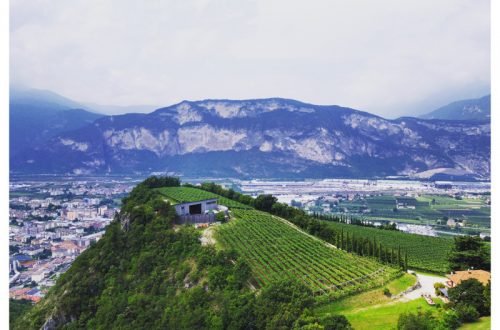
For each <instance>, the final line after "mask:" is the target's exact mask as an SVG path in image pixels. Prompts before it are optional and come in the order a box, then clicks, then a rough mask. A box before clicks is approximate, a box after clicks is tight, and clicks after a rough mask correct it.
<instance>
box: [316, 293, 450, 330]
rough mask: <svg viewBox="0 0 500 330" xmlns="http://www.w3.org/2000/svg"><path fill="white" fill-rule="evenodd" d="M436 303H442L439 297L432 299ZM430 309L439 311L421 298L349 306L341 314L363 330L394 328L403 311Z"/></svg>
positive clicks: (359, 329) (318, 312) (355, 327)
mask: <svg viewBox="0 0 500 330" xmlns="http://www.w3.org/2000/svg"><path fill="white" fill-rule="evenodd" d="M434 301H435V302H436V304H437V305H442V304H443V303H442V301H441V300H440V299H436V300H434ZM419 310H420V311H423V312H424V311H427V310H430V311H432V312H435V313H436V314H438V313H439V311H440V310H439V309H438V307H437V306H430V305H428V304H427V302H426V301H425V300H424V299H423V298H419V299H416V300H412V301H409V302H391V303H387V304H383V305H370V306H367V307H358V308H351V309H348V310H343V311H342V314H343V315H344V316H345V317H346V318H347V319H348V320H349V322H350V323H351V324H352V326H353V327H354V329H356V330H363V329H370V330H378V329H380V330H385V329H394V328H395V327H396V325H397V323H398V317H399V315H400V314H402V313H405V312H417V311H419ZM328 313H329V312H324V311H323V312H322V311H321V310H319V311H317V314H328Z"/></svg>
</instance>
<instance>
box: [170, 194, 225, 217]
mask: <svg viewBox="0 0 500 330" xmlns="http://www.w3.org/2000/svg"><path fill="white" fill-rule="evenodd" d="M174 207H175V212H176V213H177V215H179V216H184V215H196V214H206V213H207V212H208V211H210V210H216V209H217V198H212V199H205V200H201V201H196V202H185V203H179V204H176V205H174Z"/></svg>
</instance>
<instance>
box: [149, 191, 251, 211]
mask: <svg viewBox="0 0 500 330" xmlns="http://www.w3.org/2000/svg"><path fill="white" fill-rule="evenodd" d="M157 190H158V191H159V192H160V193H161V194H162V195H164V196H165V197H167V198H168V199H170V200H171V201H172V202H174V203H183V202H196V201H200V200H204V199H211V198H217V199H218V203H219V204H221V205H224V206H227V207H230V208H239V209H250V208H251V207H250V206H247V205H245V204H242V203H240V202H237V201H233V200H232V199H229V198H225V197H222V196H219V195H216V194H214V193H211V192H209V191H205V190H201V189H196V188H192V187H164V188H158V189H157Z"/></svg>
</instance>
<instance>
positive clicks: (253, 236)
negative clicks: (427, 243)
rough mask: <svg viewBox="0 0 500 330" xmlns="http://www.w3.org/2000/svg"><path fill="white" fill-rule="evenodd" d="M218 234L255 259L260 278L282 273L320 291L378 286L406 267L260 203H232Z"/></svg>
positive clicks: (256, 274) (264, 279) (260, 280)
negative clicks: (312, 231)
mask: <svg viewBox="0 0 500 330" xmlns="http://www.w3.org/2000/svg"><path fill="white" fill-rule="evenodd" d="M232 216H233V219H232V220H231V221H230V222H229V223H227V224H224V225H222V226H220V227H219V228H218V229H217V232H216V238H217V240H218V241H219V242H220V243H221V244H222V245H223V246H224V247H226V248H233V249H235V250H236V251H238V252H239V254H240V255H241V256H242V257H243V258H244V259H245V260H246V261H247V262H248V263H249V265H250V267H251V269H252V271H253V273H254V277H255V279H256V282H257V283H256V284H258V285H259V286H263V285H266V284H268V283H270V282H272V281H276V280H279V279H282V278H287V277H288V278H293V279H299V280H301V281H303V282H304V283H305V284H306V285H308V286H309V287H310V288H311V289H312V290H313V291H314V292H315V294H329V295H331V296H333V297H339V296H342V295H345V294H348V293H350V292H353V291H361V290H365V289H368V288H371V287H374V286H378V285H381V284H383V283H384V282H386V281H387V280H389V279H391V278H394V277H396V276H398V275H399V274H400V273H401V272H400V271H399V270H396V269H394V268H391V267H388V266H386V265H383V264H380V263H378V262H376V261H374V260H371V259H368V258H363V257H359V256H356V255H353V254H350V253H347V252H344V251H341V250H337V249H336V248H334V247H331V246H327V245H326V243H325V242H323V241H321V240H319V239H317V238H314V237H312V236H309V235H307V234H305V233H303V232H302V231H300V230H299V229H298V228H296V227H294V226H293V225H291V224H289V223H288V222H286V221H285V220H283V219H281V218H278V217H275V216H272V215H270V214H268V213H265V212H260V211H257V210H254V209H247V210H243V209H232Z"/></svg>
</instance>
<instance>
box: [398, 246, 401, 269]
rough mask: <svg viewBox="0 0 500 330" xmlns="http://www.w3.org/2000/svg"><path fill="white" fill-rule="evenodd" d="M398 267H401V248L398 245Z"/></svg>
mask: <svg viewBox="0 0 500 330" xmlns="http://www.w3.org/2000/svg"><path fill="white" fill-rule="evenodd" d="M398 267H401V246H400V245H398Z"/></svg>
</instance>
